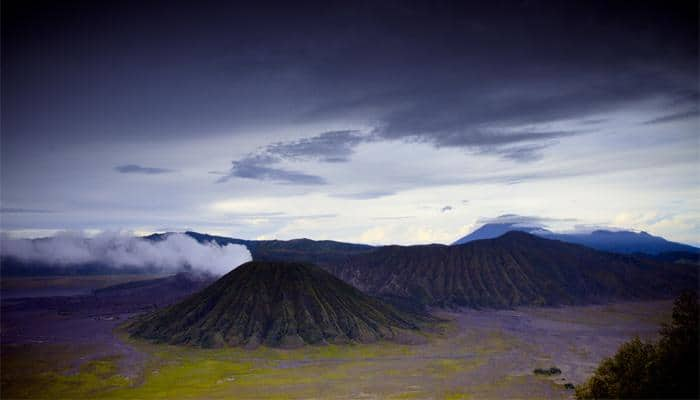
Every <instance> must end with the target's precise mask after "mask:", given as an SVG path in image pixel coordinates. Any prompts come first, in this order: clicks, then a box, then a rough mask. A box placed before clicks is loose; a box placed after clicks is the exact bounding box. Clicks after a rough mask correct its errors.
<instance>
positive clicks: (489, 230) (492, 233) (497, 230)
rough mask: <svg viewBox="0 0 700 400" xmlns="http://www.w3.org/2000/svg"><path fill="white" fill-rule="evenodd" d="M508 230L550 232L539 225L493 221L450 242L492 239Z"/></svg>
mask: <svg viewBox="0 0 700 400" xmlns="http://www.w3.org/2000/svg"><path fill="white" fill-rule="evenodd" d="M510 231H520V232H527V233H532V234H537V233H551V232H549V231H548V230H546V229H543V228H540V227H535V226H525V225H522V224H516V223H510V222H507V223H494V224H485V225H484V226H482V227H481V228H479V229H477V230H475V231H474V232H472V233H470V234H468V235H467V236H464V237H463V238H460V239H459V240H457V241H456V242H454V243H452V244H453V245H458V244H465V243H469V242H473V241H475V240H483V239H494V238H497V237H499V236H502V235H504V234H506V233H508V232H510Z"/></svg>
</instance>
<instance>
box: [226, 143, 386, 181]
mask: <svg viewBox="0 0 700 400" xmlns="http://www.w3.org/2000/svg"><path fill="white" fill-rule="evenodd" d="M371 140H373V139H372V137H370V136H367V135H363V134H362V133H360V132H359V131H354V130H343V131H329V132H323V133H321V134H319V135H317V136H313V137H310V138H302V139H299V140H292V141H286V142H276V143H272V144H270V145H267V146H264V147H262V148H260V149H258V151H257V152H255V153H251V154H248V155H247V156H246V157H244V158H242V159H240V160H237V161H233V162H232V164H233V166H232V167H231V171H230V172H229V173H228V174H226V175H224V176H223V177H222V178H220V179H219V180H218V182H225V181H227V180H229V179H231V178H233V177H238V178H248V179H257V180H269V181H273V182H279V183H286V184H295V185H324V184H326V181H325V179H323V178H322V177H320V176H316V175H310V174H306V173H303V172H298V171H292V170H287V169H283V168H274V167H271V165H274V164H279V163H280V162H282V161H285V160H287V161H308V160H316V161H321V162H347V161H349V157H350V155H352V153H353V152H354V150H355V147H357V146H358V145H359V144H360V143H362V142H367V141H371ZM212 172H215V171H212Z"/></svg>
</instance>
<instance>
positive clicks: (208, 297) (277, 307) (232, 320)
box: [129, 262, 427, 347]
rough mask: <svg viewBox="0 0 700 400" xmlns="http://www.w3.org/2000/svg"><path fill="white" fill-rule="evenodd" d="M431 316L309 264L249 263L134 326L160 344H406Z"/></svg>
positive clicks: (132, 330)
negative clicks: (403, 341) (378, 296)
mask: <svg viewBox="0 0 700 400" xmlns="http://www.w3.org/2000/svg"><path fill="white" fill-rule="evenodd" d="M421 321H427V318H423V317H419V316H417V315H412V314H411V315H410V314H407V313H404V312H400V311H398V310H396V309H394V308H393V307H391V306H389V305H387V304H384V303H382V302H381V301H379V300H377V299H374V298H372V297H369V296H367V295H365V294H363V293H362V292H360V291H359V290H357V289H355V288H354V287H352V286H350V285H348V284H346V283H345V282H343V281H341V280H340V279H338V278H336V277H334V276H333V275H331V274H329V273H328V272H326V271H324V270H322V269H320V268H318V267H315V266H312V265H307V264H298V263H279V262H249V263H246V264H244V265H242V266H240V267H238V268H237V269H235V270H233V271H231V272H230V273H228V274H226V275H225V276H224V277H222V278H221V279H219V280H218V281H216V282H215V283H214V284H212V285H211V286H209V287H208V288H206V289H204V290H202V291H201V292H199V293H197V294H195V295H193V296H191V297H189V298H188V299H186V300H184V301H183V302H181V303H179V304H176V305H174V306H171V307H169V308H167V309H164V310H162V311H159V312H156V313H153V314H150V315H147V316H145V317H143V318H141V319H140V320H138V321H137V322H135V323H133V324H132V325H131V327H130V328H129V331H130V333H131V334H132V335H134V336H137V337H142V338H146V339H150V340H153V341H156V342H166V343H171V344H190V345H197V346H202V347H221V346H226V345H229V346H237V345H244V346H251V347H254V346H257V345H259V344H265V345H268V346H283V347H296V346H300V345H303V344H305V343H309V344H313V343H333V342H335V343H338V342H341V343H342V342H350V341H352V342H371V341H375V340H379V339H405V338H406V337H407V336H410V335H411V334H410V332H411V331H415V330H417V329H418V328H419V324H420V323H421Z"/></svg>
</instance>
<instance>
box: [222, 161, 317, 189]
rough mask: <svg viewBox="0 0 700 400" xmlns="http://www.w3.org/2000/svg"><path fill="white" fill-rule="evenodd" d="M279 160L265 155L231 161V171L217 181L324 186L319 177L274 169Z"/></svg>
mask: <svg viewBox="0 0 700 400" xmlns="http://www.w3.org/2000/svg"><path fill="white" fill-rule="evenodd" d="M280 161H281V160H280V159H279V158H277V157H273V156H270V155H266V154H262V155H260V154H258V155H254V154H253V155H248V156H247V157H244V158H242V159H240V160H237V161H233V162H232V163H231V164H232V166H231V171H230V172H229V173H228V174H227V175H224V176H222V177H221V178H219V179H218V180H217V182H218V183H223V182H226V181H228V180H230V179H232V178H245V179H255V180H261V181H271V182H278V183H284V184H291V185H325V184H326V181H325V180H324V179H323V178H321V177H320V176H316V175H310V174H305V173H303V172H299V171H293V170H287V169H284V168H279V167H274V166H273V165H275V164H277V163H279V162H280Z"/></svg>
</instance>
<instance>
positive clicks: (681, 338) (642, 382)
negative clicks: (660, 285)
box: [576, 292, 700, 399]
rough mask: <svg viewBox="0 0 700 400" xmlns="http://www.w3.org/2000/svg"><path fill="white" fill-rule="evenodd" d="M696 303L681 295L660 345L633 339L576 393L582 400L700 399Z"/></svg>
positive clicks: (691, 297) (693, 296)
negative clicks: (604, 399) (610, 399)
mask: <svg viewBox="0 0 700 400" xmlns="http://www.w3.org/2000/svg"><path fill="white" fill-rule="evenodd" d="M699 308H700V307H699V306H698V298H697V293H695V292H687V293H684V294H682V295H681V296H680V297H679V298H678V299H677V300H676V301H675V303H674V307H673V317H672V322H671V324H670V325H664V326H663V327H662V329H661V332H660V333H661V339H660V340H659V341H658V342H657V343H645V342H642V341H641V340H639V338H634V339H633V340H631V341H629V342H627V343H624V344H623V345H622V346H621V347H620V349H619V350H618V351H617V354H615V355H614V356H613V357H610V358H607V359H605V360H603V362H602V363H601V364H600V366H599V367H598V369H596V371H595V373H594V374H593V376H592V377H591V378H590V379H589V380H588V381H587V382H586V383H584V384H583V385H579V386H578V387H576V397H577V398H578V399H588V398H593V399H599V398H619V399H625V398H698V324H699V323H700V321H699V320H698V310H699Z"/></svg>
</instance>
